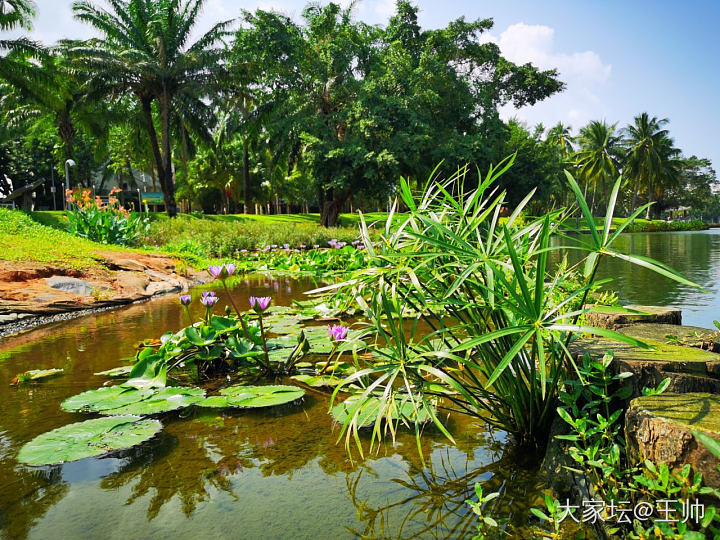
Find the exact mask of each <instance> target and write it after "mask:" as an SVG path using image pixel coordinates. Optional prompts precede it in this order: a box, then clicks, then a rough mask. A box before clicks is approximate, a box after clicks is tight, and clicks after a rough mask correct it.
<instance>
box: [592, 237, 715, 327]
mask: <svg viewBox="0 0 720 540" xmlns="http://www.w3.org/2000/svg"><path fill="white" fill-rule="evenodd" d="M614 248H615V249H617V250H618V251H620V252H622V253H629V254H634V255H644V256H645V257H651V258H653V259H655V260H657V261H660V262H663V263H665V264H666V265H668V266H670V267H671V268H674V269H675V270H677V271H678V272H680V273H681V274H682V275H684V276H685V277H686V278H688V279H689V280H690V281H692V282H694V283H697V284H698V285H700V286H702V287H703V289H704V290H705V291H706V292H703V291H700V290H698V289H696V288H693V287H689V286H687V285H683V284H680V283H677V282H674V281H672V280H670V279H668V278H665V277H663V276H660V275H658V274H656V273H654V272H652V271H650V270H647V269H645V268H642V267H639V266H634V265H632V264H630V263H627V262H625V261H622V260H620V259H606V260H605V261H604V262H603V263H602V266H601V267H600V271H599V276H600V277H601V278H613V283H611V284H610V285H609V288H611V289H614V290H616V291H618V294H619V296H620V301H621V302H622V303H623V304H641V305H652V306H674V307H679V308H682V310H683V324H687V325H691V326H701V327H703V328H713V320H720V229H710V230H708V231H694V232H672V233H630V234H622V235H620V237H618V240H617V242H616V243H615V245H614Z"/></svg>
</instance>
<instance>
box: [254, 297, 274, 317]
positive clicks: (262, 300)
mask: <svg viewBox="0 0 720 540" xmlns="http://www.w3.org/2000/svg"><path fill="white" fill-rule="evenodd" d="M271 301H272V298H271V297H269V296H251V297H250V307H251V308H252V309H254V310H255V311H256V312H257V313H262V312H263V311H265V310H266V309H267V308H268V307H270V302H271Z"/></svg>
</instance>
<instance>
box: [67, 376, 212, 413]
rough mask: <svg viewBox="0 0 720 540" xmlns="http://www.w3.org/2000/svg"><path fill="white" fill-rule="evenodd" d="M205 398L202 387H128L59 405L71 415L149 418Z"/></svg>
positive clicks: (95, 392)
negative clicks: (80, 413)
mask: <svg viewBox="0 0 720 540" xmlns="http://www.w3.org/2000/svg"><path fill="white" fill-rule="evenodd" d="M203 397H205V391H204V390H202V389H201V388H187V387H180V386H177V387H173V386H167V387H164V388H136V387H134V386H132V385H130V384H124V385H119V386H106V387H103V388H99V389H97V390H88V391H87V392H83V393H82V394H77V395H75V396H72V397H69V398H68V399H66V400H65V401H63V402H62V404H61V407H62V409H63V410H66V411H70V412H85V413H88V412H97V413H100V414H102V415H106V416H121V415H125V414H131V415H150V414H157V413H163V412H168V411H174V410H177V409H182V408H185V407H188V406H190V405H192V404H194V403H197V402H198V401H201V400H202V399H203Z"/></svg>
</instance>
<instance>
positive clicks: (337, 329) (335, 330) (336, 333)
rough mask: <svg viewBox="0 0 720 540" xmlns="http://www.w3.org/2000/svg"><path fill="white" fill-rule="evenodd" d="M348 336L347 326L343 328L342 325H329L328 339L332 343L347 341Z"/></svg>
mask: <svg viewBox="0 0 720 540" xmlns="http://www.w3.org/2000/svg"><path fill="white" fill-rule="evenodd" d="M347 335H348V329H347V326H343V325H342V324H333V325H328V337H329V338H330V341H345V339H346V338H347Z"/></svg>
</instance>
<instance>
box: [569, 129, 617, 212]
mask: <svg viewBox="0 0 720 540" xmlns="http://www.w3.org/2000/svg"><path fill="white" fill-rule="evenodd" d="M615 128H616V124H612V125H610V124H608V123H607V122H605V121H604V120H603V121H599V120H594V121H592V122H590V123H589V124H588V125H587V126H585V127H583V128H582V129H581V130H580V135H579V137H578V142H579V145H580V148H579V150H578V151H577V153H576V154H575V166H576V167H577V171H578V175H579V176H580V178H582V180H583V182H584V184H585V191H586V192H587V188H588V186H592V201H591V204H590V207H591V209H592V210H593V211H594V210H595V195H596V192H597V188H598V186H600V195H601V198H603V199H605V193H606V188H607V186H608V185H610V184H611V183H612V181H613V180H614V178H615V177H616V176H617V174H618V169H619V165H620V159H621V156H622V146H621V142H622V138H621V137H620V135H619V134H618V133H617V131H616V129H615Z"/></svg>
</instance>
